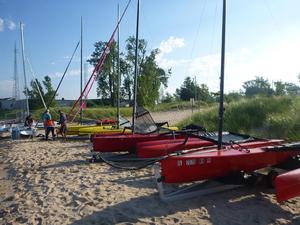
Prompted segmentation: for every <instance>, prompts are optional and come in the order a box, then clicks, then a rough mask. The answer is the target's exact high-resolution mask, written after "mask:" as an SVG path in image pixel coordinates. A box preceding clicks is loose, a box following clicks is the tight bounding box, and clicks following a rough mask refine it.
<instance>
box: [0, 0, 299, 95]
mask: <svg viewBox="0 0 300 225" xmlns="http://www.w3.org/2000/svg"><path fill="white" fill-rule="evenodd" d="M136 1H137V0H132V3H131V5H130V7H129V9H128V12H127V14H126V15H125V17H124V20H123V21H122V24H121V49H122V48H124V45H125V40H126V38H127V37H128V36H129V35H133V34H135V18H136V14H135V13H136ZM126 3H127V0H126V1H125V0H86V1H83V0H76V1H74V0H64V1H58V0H52V1H46V0H0V53H1V58H0V98H2V97H9V96H11V95H12V78H13V57H14V55H13V48H14V42H15V41H16V42H17V48H18V50H19V53H20V32H19V22H20V21H22V22H23V23H24V24H25V27H24V33H25V52H26V55H27V56H28V58H29V60H30V62H31V64H32V66H33V68H34V71H35V73H36V75H37V78H38V79H42V77H44V76H45V75H49V76H50V77H51V78H52V80H53V83H54V86H55V87H56V85H57V84H58V82H59V79H60V77H61V74H62V73H63V71H64V69H65V67H66V65H67V63H68V60H69V58H70V56H71V54H72V52H73V50H74V48H75V45H76V43H77V41H78V40H79V39H80V17H81V16H82V17H83V23H84V50H83V56H84V57H85V59H87V58H88V57H89V56H90V54H91V53H92V51H93V44H94V43H95V42H96V41H99V40H102V41H106V40H107V39H108V38H109V37H110V35H111V33H112V31H113V29H114V27H115V23H116V13H117V4H120V8H121V10H122V9H124V7H125V5H126ZM221 8H222V0H185V1H182V0H163V1H162V0H141V21H140V37H141V38H145V39H146V40H147V41H148V47H149V49H151V48H160V49H161V54H160V55H159V57H158V59H157V62H158V64H159V65H160V66H161V67H163V68H172V72H173V74H172V77H171V78H170V81H169V87H168V88H167V89H166V90H165V92H167V91H168V92H170V93H173V92H174V91H175V89H176V88H178V87H179V86H180V84H181V83H182V82H183V80H184V78H185V77H186V76H193V77H195V76H196V79H197V81H198V82H199V83H205V84H207V85H208V86H209V88H210V90H212V91H217V90H218V88H219V80H218V78H219V70H220V69H219V65H220V42H221V41H220V36H221V34H220V33H221ZM299 8H300V1H298V0H251V1H250V0H228V1H227V34H226V65H225V76H226V77H225V92H230V91H233V90H239V89H240V88H241V86H242V84H243V82H244V81H246V80H250V79H254V78H255V76H264V77H265V78H268V79H269V81H270V82H271V81H277V80H281V81H284V82H294V83H297V82H298V81H297V75H298V73H300V63H299V59H300V14H299V10H298V9H299ZM20 56H21V55H20V54H19V55H18V74H19V77H20V86H21V87H22V86H23V74H22V64H21V57H20ZM79 69H80V62H79V51H78V52H77V54H76V56H75V60H74V61H73V62H72V64H71V67H70V69H69V72H68V74H67V76H66V79H65V80H64V81H63V84H62V86H61V88H60V90H59V98H61V97H64V98H67V99H76V98H77V97H78V96H79V79H80V76H79ZM91 70H92V68H88V71H91ZM89 75H90V73H88V76H89ZM27 76H28V79H32V77H31V73H30V71H29V70H28V71H27ZM298 84H299V83H298ZM90 97H91V98H93V97H96V92H95V89H94V90H92V91H91V94H90Z"/></svg>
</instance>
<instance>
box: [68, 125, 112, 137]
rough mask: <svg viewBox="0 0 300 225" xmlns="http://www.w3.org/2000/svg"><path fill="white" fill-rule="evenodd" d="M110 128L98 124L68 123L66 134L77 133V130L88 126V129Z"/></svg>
mask: <svg viewBox="0 0 300 225" xmlns="http://www.w3.org/2000/svg"><path fill="white" fill-rule="evenodd" d="M104 127H105V128H112V126H100V125H69V126H68V129H67V134H68V135H79V130H80V129H83V128H89V129H94V128H97V129H99V128H101V129H103V128H104Z"/></svg>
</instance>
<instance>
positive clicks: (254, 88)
mask: <svg viewBox="0 0 300 225" xmlns="http://www.w3.org/2000/svg"><path fill="white" fill-rule="evenodd" d="M243 88H244V89H245V95H246V96H247V97H252V96H255V95H272V93H273V90H272V88H271V85H270V83H269V81H268V80H265V79H264V78H263V77H256V78H255V79H254V80H249V81H246V82H244V84H243Z"/></svg>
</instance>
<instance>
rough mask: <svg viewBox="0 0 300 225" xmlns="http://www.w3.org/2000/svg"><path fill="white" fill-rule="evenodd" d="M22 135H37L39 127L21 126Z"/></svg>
mask: <svg viewBox="0 0 300 225" xmlns="http://www.w3.org/2000/svg"><path fill="white" fill-rule="evenodd" d="M20 135H21V136H24V137H35V136H36V135H37V129H36V128H34V127H23V128H20Z"/></svg>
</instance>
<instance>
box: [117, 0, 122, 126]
mask: <svg viewBox="0 0 300 225" xmlns="http://www.w3.org/2000/svg"><path fill="white" fill-rule="evenodd" d="M119 19H120V7H119V4H118V16H117V22H118V23H119ZM117 45H118V62H117V64H118V65H117V71H118V81H117V127H118V128H120V83H121V74H120V24H119V26H118V42H117Z"/></svg>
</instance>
